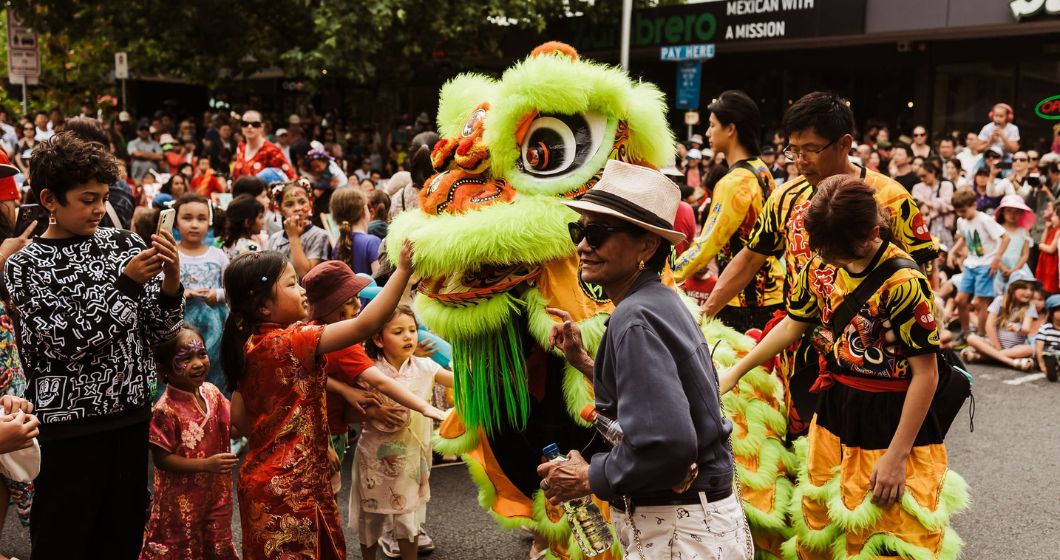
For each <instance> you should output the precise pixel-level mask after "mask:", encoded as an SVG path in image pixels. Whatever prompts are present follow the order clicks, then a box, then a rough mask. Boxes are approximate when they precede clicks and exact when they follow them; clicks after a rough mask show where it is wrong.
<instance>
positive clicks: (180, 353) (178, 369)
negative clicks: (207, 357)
mask: <svg viewBox="0 0 1060 560" xmlns="http://www.w3.org/2000/svg"><path fill="white" fill-rule="evenodd" d="M203 350H206V346H205V345H204V344H203V343H202V341H201V340H199V339H195V340H193V341H191V342H189V343H187V344H185V345H184V346H181V347H180V350H177V353H176V355H174V356H173V363H172V364H171V365H172V366H173V373H176V374H177V375H184V369H185V368H186V367H187V365H188V362H190V361H191V359H192V358H193V357H195V356H196V355H197V354H198V353H199V352H202V351H203Z"/></svg>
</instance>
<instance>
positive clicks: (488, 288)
mask: <svg viewBox="0 0 1060 560" xmlns="http://www.w3.org/2000/svg"><path fill="white" fill-rule="evenodd" d="M540 275H541V266H540V265H536V264H526V263H519V264H512V265H502V264H492V263H488V264H483V265H480V266H479V267H477V268H475V269H472V270H469V271H466V272H463V273H460V274H443V275H440V276H434V277H431V278H427V279H424V280H423V281H422V282H421V283H420V287H419V292H420V293H421V294H423V295H425V296H427V297H429V298H431V299H434V300H437V301H439V302H441V303H444V304H446V305H451V306H454V307H463V306H467V305H474V304H476V303H479V302H481V301H484V300H487V299H490V298H492V297H494V296H496V295H498V294H502V293H505V292H508V291H510V290H512V289H513V288H515V287H516V286H518V285H520V284H523V283H524V282H529V281H532V280H533V279H535V278H537V277H538V276H540Z"/></svg>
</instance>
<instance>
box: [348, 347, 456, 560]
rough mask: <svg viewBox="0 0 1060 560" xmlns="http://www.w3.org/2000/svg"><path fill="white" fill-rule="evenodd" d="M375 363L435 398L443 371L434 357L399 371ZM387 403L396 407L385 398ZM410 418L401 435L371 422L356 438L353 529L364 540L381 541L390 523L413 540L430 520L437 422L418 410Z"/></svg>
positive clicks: (410, 361)
mask: <svg viewBox="0 0 1060 560" xmlns="http://www.w3.org/2000/svg"><path fill="white" fill-rule="evenodd" d="M375 365H376V367H378V368H379V369H380V370H382V372H383V373H385V374H387V375H388V376H390V377H391V378H393V379H394V380H395V381H397V382H398V383H400V384H401V385H403V386H404V387H405V388H406V389H408V390H409V391H411V392H412V393H413V394H415V395H417V396H419V397H421V398H423V399H430V398H431V395H432V394H433V392H434V386H435V383H434V376H435V374H437V373H438V371H439V370H440V369H442V367H441V366H440V365H438V364H437V363H435V362H434V361H432V360H430V359H429V358H418V357H415V356H413V357H411V358H409V359H408V360H407V361H406V362H405V363H404V364H402V365H401V368H399V369H395V368H394V366H392V365H390V363H389V362H387V361H386V360H377V361H376V363H375ZM383 400H384V401H386V402H391V403H392V401H390V399H388V398H386V397H383ZM407 416H408V423H407V424H406V425H405V426H404V428H402V429H400V430H397V431H386V427H385V426H377V425H376V424H374V423H372V422H368V423H366V424H365V427H364V431H363V432H362V433H361V437H360V438H359V439H358V440H357V452H356V455H355V456H354V460H353V485H352V489H351V491H350V526H351V527H356V528H357V530H358V533H359V535H358V536H359V537H360V539H361V542H375V541H377V540H378V539H379V538H380V537H381V536H382V529H383V525H384V522H385V521H387V520H390V521H391V522H392V524H393V527H394V536H395V537H396V538H398V539H406V540H408V539H414V538H416V534H417V533H419V529H420V525H421V524H422V523H423V521H424V518H425V517H426V505H427V502H428V500H430V499H431V488H430V486H429V485H428V482H427V481H428V478H429V477H430V474H431V458H432V457H431V432H432V430H433V429H434V424H433V422H432V421H431V420H430V419H429V418H427V417H425V416H423V415H422V414H419V413H418V412H411V411H409V412H408V413H407Z"/></svg>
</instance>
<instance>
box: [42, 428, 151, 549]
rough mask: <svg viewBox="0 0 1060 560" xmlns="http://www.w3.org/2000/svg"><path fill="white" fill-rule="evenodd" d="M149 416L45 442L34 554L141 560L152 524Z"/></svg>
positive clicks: (43, 443) (43, 445)
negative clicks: (149, 512)
mask: <svg viewBox="0 0 1060 560" xmlns="http://www.w3.org/2000/svg"><path fill="white" fill-rule="evenodd" d="M148 425H149V424H148V423H147V422H140V423H138V424H133V425H131V426H126V427H123V428H118V429H114V430H109V431H106V432H100V433H96V434H90V435H86V436H79V437H73V438H67V439H59V440H48V441H43V442H41V471H40V476H38V477H37V480H36V482H35V486H36V494H35V495H34V496H33V508H32V509H31V510H30V529H29V531H30V539H31V541H32V544H33V553H32V556H31V558H32V559H33V560H90V559H97V558H98V559H100V560H103V559H107V560H136V559H137V558H138V557H139V555H140V548H141V547H142V546H143V540H144V526H145V525H146V524H147V506H148V494H147V452H148V449H147V433H148Z"/></svg>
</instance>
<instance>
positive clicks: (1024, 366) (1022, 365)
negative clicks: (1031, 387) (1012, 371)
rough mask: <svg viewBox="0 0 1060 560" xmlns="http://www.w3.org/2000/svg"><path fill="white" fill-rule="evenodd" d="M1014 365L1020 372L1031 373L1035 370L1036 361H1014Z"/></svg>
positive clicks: (1026, 359) (1024, 359) (1025, 359)
mask: <svg viewBox="0 0 1060 560" xmlns="http://www.w3.org/2000/svg"><path fill="white" fill-rule="evenodd" d="M1013 364H1014V365H1015V366H1016V369H1018V370H1020V371H1030V370H1032V369H1034V360H1032V359H1030V358H1020V359H1018V360H1014V361H1013Z"/></svg>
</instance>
